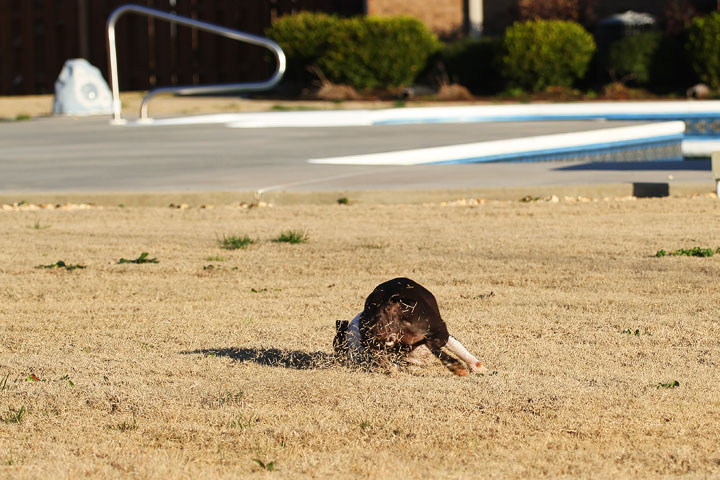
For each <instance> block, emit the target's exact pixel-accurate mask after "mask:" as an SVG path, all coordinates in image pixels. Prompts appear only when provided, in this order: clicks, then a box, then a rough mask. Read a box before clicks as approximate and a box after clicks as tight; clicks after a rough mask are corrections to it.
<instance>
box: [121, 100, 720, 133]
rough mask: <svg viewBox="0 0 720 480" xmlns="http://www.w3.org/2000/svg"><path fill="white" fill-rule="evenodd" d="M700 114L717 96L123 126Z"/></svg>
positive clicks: (219, 117) (262, 115) (208, 118)
mask: <svg viewBox="0 0 720 480" xmlns="http://www.w3.org/2000/svg"><path fill="white" fill-rule="evenodd" d="M703 117H715V118H720V101H717V100H710V101H693V100H681V101H661V102H587V103H580V102H578V103H540V104H536V103H533V104H515V105H470V106H454V107H411V108H387V109H378V110H312V111H290V112H288V111H282V112H246V113H222V114H213V115H192V116H187V117H175V118H159V119H149V120H146V121H128V122H127V123H126V125H128V126H138V125H154V126H164V125H200V124H224V125H226V126H228V127H230V128H288V127H292V128H311V127H350V126H356V127H361V126H370V125H391V124H398V125H399V124H412V123H469V122H503V121H508V122H509V121H539V120H593V119H606V120H639V121H644V120H647V121H659V120H663V121H668V120H685V119H692V118H703Z"/></svg>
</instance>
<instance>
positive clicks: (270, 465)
mask: <svg viewBox="0 0 720 480" xmlns="http://www.w3.org/2000/svg"><path fill="white" fill-rule="evenodd" d="M253 462H255V463H257V464H258V465H260V468H262V469H263V470H266V471H268V472H272V471H273V470H275V462H274V461H273V462H267V463H265V462H263V461H262V460H260V459H259V458H253Z"/></svg>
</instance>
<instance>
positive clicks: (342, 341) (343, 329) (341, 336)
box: [333, 320, 349, 362]
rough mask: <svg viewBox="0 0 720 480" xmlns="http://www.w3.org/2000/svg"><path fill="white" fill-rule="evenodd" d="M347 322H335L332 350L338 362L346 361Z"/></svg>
mask: <svg viewBox="0 0 720 480" xmlns="http://www.w3.org/2000/svg"><path fill="white" fill-rule="evenodd" d="M348 324H349V322H348V321H347V320H335V339H334V340H333V350H334V351H335V357H336V358H337V360H338V361H341V362H345V361H347V354H348V343H347V329H348Z"/></svg>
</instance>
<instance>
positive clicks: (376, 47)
mask: <svg viewBox="0 0 720 480" xmlns="http://www.w3.org/2000/svg"><path fill="white" fill-rule="evenodd" d="M438 47H439V42H438V40H437V37H436V36H435V35H434V34H433V33H432V32H431V31H430V30H428V28H427V27H426V26H425V25H424V24H423V23H422V22H421V21H420V20H417V19H415V18H411V17H390V18H380V17H354V18H348V19H344V20H341V21H340V22H339V23H338V25H337V26H336V28H334V29H332V32H331V34H330V37H329V38H328V50H327V51H326V52H325V54H324V55H323V56H321V57H320V58H319V59H318V66H319V67H320V70H322V72H323V73H324V74H325V75H326V76H327V78H328V79H329V80H330V81H332V82H335V83H347V84H349V85H352V86H353V87H355V88H357V89H368V88H386V87H399V86H403V85H408V84H411V83H412V82H413V80H414V79H415V77H416V76H417V75H418V74H419V73H420V71H422V69H423V68H425V64H426V62H427V60H428V57H430V55H432V54H433V53H434V52H435V51H436V50H437V49H438Z"/></svg>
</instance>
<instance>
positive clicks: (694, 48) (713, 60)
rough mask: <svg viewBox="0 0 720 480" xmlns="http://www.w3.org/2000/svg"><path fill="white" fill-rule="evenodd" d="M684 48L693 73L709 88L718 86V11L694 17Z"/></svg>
mask: <svg viewBox="0 0 720 480" xmlns="http://www.w3.org/2000/svg"><path fill="white" fill-rule="evenodd" d="M685 48H686V50H687V52H688V55H689V57H690V65H691V67H692V69H693V70H694V71H695V73H696V74H697V75H698V77H700V80H702V81H703V82H704V83H706V84H708V85H709V86H710V88H712V89H714V90H717V89H719V88H720V13H718V12H713V13H711V14H710V15H707V16H704V17H695V18H694V19H693V21H692V25H690V28H689V29H688V42H687V44H686V47H685Z"/></svg>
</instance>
